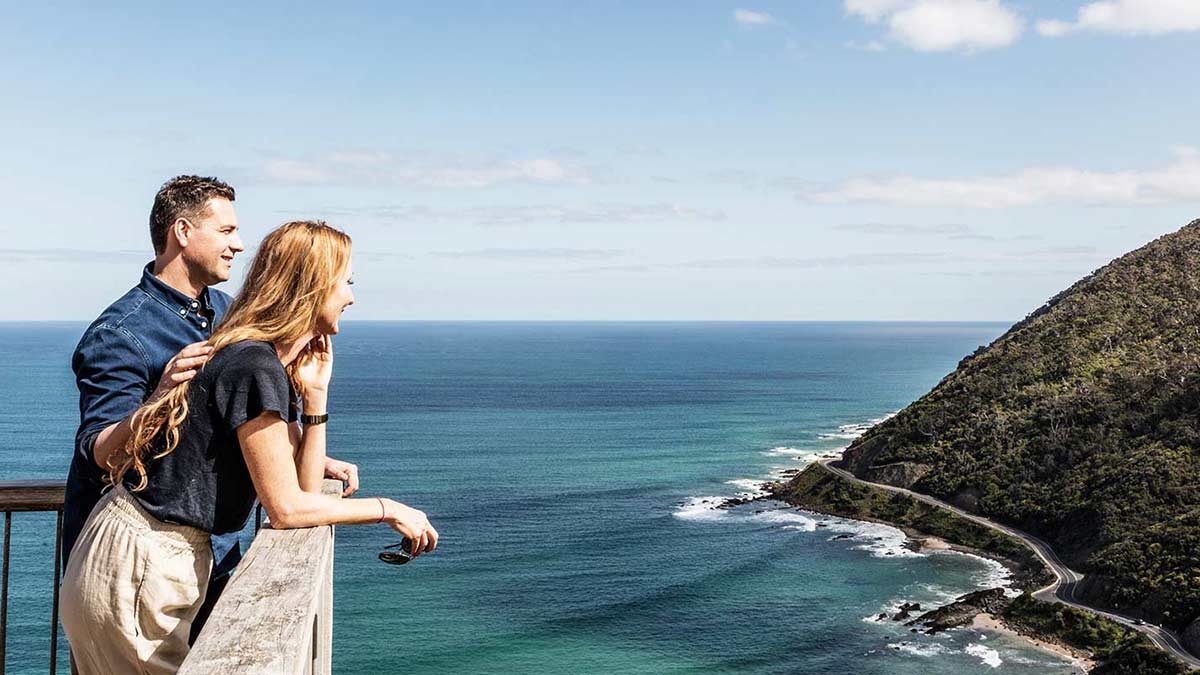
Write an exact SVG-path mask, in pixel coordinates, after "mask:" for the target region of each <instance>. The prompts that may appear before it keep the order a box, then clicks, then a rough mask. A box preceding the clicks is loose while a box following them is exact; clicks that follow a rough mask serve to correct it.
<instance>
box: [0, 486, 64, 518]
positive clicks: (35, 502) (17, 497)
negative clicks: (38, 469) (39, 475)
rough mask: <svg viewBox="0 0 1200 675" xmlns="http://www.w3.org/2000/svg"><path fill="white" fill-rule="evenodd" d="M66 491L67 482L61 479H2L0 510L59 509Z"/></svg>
mask: <svg viewBox="0 0 1200 675" xmlns="http://www.w3.org/2000/svg"><path fill="white" fill-rule="evenodd" d="M66 493H67V483H66V481H61V480H5V481H0V512H5V513H7V512H10V511H57V510H59V509H61V508H62V505H63V497H64V495H66Z"/></svg>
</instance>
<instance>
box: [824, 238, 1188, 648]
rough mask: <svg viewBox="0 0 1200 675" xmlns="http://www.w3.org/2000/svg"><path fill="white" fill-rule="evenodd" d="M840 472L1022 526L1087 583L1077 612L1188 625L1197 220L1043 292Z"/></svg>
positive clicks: (869, 436) (863, 444) (863, 443)
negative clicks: (1087, 609) (1092, 607)
mask: <svg viewBox="0 0 1200 675" xmlns="http://www.w3.org/2000/svg"><path fill="white" fill-rule="evenodd" d="M844 461H845V464H846V466H847V468H848V469H849V470H851V471H853V472H854V473H855V474H856V475H858V476H860V477H862V478H866V479H868V480H873V481H878V482H887V483H891V484H895V485H903V486H906V487H911V488H913V489H915V490H918V491H921V492H925V493H928V494H932V495H936V496H938V497H940V498H942V499H944V500H946V501H951V502H954V503H956V504H959V505H961V506H964V507H965V508H969V509H972V510H975V511H977V512H979V513H982V514H985V515H988V516H990V517H993V518H995V519H997V520H1000V521H1003V522H1008V523H1012V524H1014V525H1018V526H1020V527H1022V528H1024V529H1027V530H1029V531H1031V532H1033V533H1035V534H1037V535H1039V536H1041V537H1042V538H1045V539H1047V540H1048V541H1050V542H1051V543H1052V544H1053V545H1054V547H1055V548H1056V550H1058V551H1059V552H1060V555H1062V556H1063V558H1064V559H1065V560H1066V561H1067V562H1068V563H1069V564H1071V565H1072V566H1074V567H1076V568H1077V569H1080V570H1081V571H1084V572H1087V573H1088V574H1089V575H1091V577H1092V578H1091V579H1090V580H1089V583H1088V584H1087V585H1086V589H1085V592H1087V593H1089V594H1090V595H1091V598H1092V599H1093V600H1096V601H1098V602H1100V603H1102V604H1107V605H1109V606H1113V607H1117V608H1120V609H1124V610H1127V611H1131V612H1134V613H1140V614H1142V615H1144V616H1145V617H1146V618H1147V619H1150V620H1155V621H1160V620H1161V621H1165V622H1166V623H1167V624H1169V625H1173V626H1176V627H1179V628H1182V627H1184V626H1187V625H1188V624H1189V623H1190V622H1191V621H1192V620H1193V619H1195V618H1196V617H1197V616H1198V615H1200V220H1198V221H1195V222H1193V223H1191V224H1189V225H1187V226H1185V227H1184V228H1183V229H1181V230H1179V231H1178V232H1175V233H1173V234H1169V235H1166V236H1164V237H1162V238H1160V239H1158V240H1156V241H1154V242H1151V243H1150V244H1148V245H1146V246H1144V247H1143V248H1140V249H1138V250H1136V251H1133V252H1132V253H1129V254H1127V255H1125V256H1123V257H1121V258H1119V259H1117V260H1115V261H1113V262H1112V263H1110V264H1109V265H1107V266H1105V267H1103V268H1101V269H1100V270H1097V271H1096V272H1095V273H1093V274H1092V275H1090V276H1088V277H1087V278H1085V279H1083V280H1081V281H1079V282H1077V283H1076V284H1075V285H1073V286H1071V287H1070V288H1069V289H1067V290H1065V291H1063V292H1062V293H1060V294H1059V295H1057V296H1055V297H1054V298H1053V299H1051V300H1050V301H1049V302H1048V303H1046V305H1044V306H1043V307H1041V308H1039V309H1038V310H1037V311H1035V312H1033V313H1032V314H1030V315H1029V316H1028V317H1027V318H1026V319H1024V320H1023V321H1021V322H1019V323H1017V324H1016V325H1014V326H1013V327H1012V328H1011V329H1009V330H1008V332H1006V333H1005V334H1004V335H1003V336H1001V337H1000V338H998V339H997V340H996V341H995V342H994V343H992V344H991V345H989V346H987V347H986V348H980V349H979V350H978V351H976V352H975V353H974V354H972V355H971V356H968V357H967V358H965V359H963V361H962V362H961V363H960V364H959V366H958V368H957V370H955V371H954V372H953V373H951V374H950V375H948V376H947V377H946V378H945V379H943V380H942V381H941V382H940V383H939V384H938V385H937V386H936V387H935V388H934V389H933V390H932V391H930V392H929V393H928V394H926V395H925V396H924V397H922V398H921V399H920V400H918V401H917V402H915V403H913V404H912V405H910V406H909V407H908V408H906V409H905V410H903V411H902V412H900V413H899V414H898V415H896V416H895V417H893V418H891V419H890V420H888V421H886V422H883V423H882V424H880V425H878V426H876V427H875V428H873V429H871V430H870V431H868V432H867V433H866V434H864V435H863V436H862V437H861V438H859V439H858V440H856V441H855V442H854V443H853V444H852V445H851V446H850V447H849V448H848V449H847V450H846V452H845V455H844ZM1193 632H1195V633H1197V634H1200V630H1194V631H1193ZM1197 639H1198V640H1200V637H1198V638H1197Z"/></svg>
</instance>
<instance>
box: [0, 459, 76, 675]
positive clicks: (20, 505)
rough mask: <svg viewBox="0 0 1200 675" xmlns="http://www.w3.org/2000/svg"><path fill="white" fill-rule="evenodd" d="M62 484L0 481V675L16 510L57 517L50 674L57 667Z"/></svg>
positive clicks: (6, 619) (5, 653) (6, 623)
mask: <svg viewBox="0 0 1200 675" xmlns="http://www.w3.org/2000/svg"><path fill="white" fill-rule="evenodd" d="M64 494H66V482H65V481H40V480H16V481H0V511H3V512H4V568H3V571H2V572H0V576H2V578H3V579H2V581H0V588H2V589H3V590H0V675H4V666H5V660H6V657H7V656H8V653H7V647H8V558H9V555H8V554H9V548H10V545H11V543H12V542H11V539H12V514H13V513H14V512H18V511H26V512H28V511H54V512H56V513H57V514H58V516H57V525H56V526H55V529H56V532H55V534H54V584H53V585H54V588H53V590H52V591H51V609H50V673H51V675H53V673H54V672H55V668H56V667H57V665H58V577H59V574H60V572H61V569H60V565H61V563H60V562H59V560H60V559H61V557H62V550H61V549H60V547H61V546H62V507H63V495H64Z"/></svg>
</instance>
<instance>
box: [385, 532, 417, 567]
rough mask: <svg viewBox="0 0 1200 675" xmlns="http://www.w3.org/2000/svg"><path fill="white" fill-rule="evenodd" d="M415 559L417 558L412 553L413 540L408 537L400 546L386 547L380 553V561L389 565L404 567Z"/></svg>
mask: <svg viewBox="0 0 1200 675" xmlns="http://www.w3.org/2000/svg"><path fill="white" fill-rule="evenodd" d="M414 557H416V556H414V555H413V553H412V540H411V539H409V538H408V537H405V538H404V539H402V540H401V541H400V543H399V544H392V545H391V546H385V547H384V548H383V550H382V551H380V552H379V559H380V560H382V561H383V562H385V563H387V564H389V565H403V564H404V563H406V562H408V561H409V560H412V559H413V558H414Z"/></svg>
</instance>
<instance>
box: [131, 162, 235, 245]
mask: <svg viewBox="0 0 1200 675" xmlns="http://www.w3.org/2000/svg"><path fill="white" fill-rule="evenodd" d="M214 197H215V198H220V199H228V200H229V201H233V188H232V187H230V186H229V185H228V184H226V183H224V182H222V181H220V180H218V179H216V178H212V177H205V176H176V177H174V178H172V179H171V180H169V181H167V182H166V183H163V186H162V187H161V188H159V189H158V194H156V195H154V206H153V207H152V208H151V209H150V241H151V242H152V243H153V244H154V252H155V253H156V254H157V253H162V252H163V251H165V250H167V232H169V231H170V229H171V225H173V224H174V223H175V221H176V220H179V219H180V218H199V217H201V216H204V215H207V212H208V200H210V199H213V198H214Z"/></svg>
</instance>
